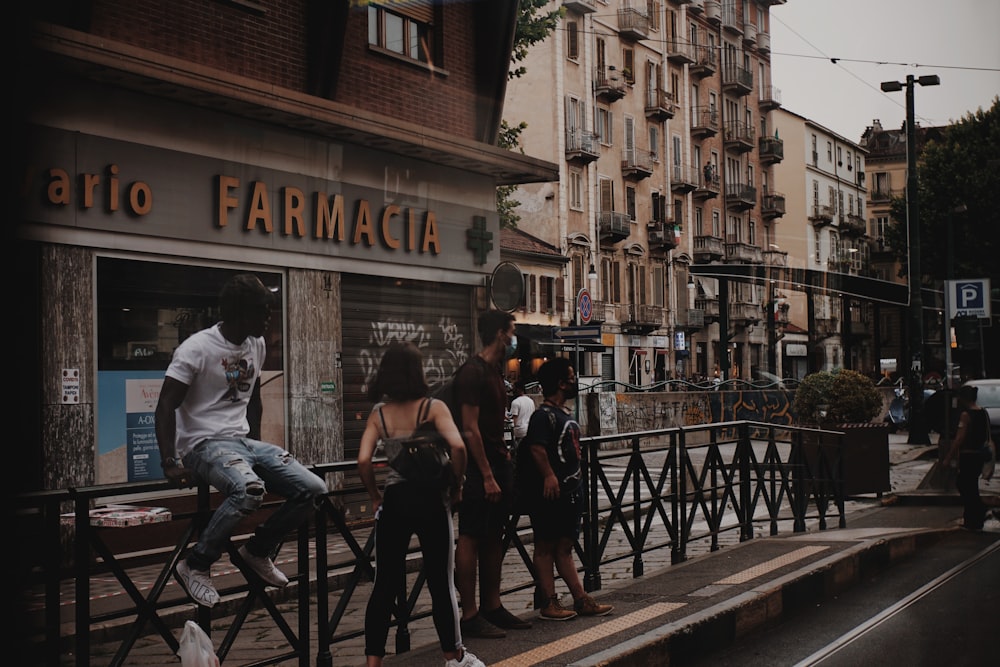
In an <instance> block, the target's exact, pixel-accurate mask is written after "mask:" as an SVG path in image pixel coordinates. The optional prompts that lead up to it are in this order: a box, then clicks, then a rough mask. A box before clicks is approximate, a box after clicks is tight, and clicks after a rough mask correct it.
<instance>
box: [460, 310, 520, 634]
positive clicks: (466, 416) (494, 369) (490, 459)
mask: <svg viewBox="0 0 1000 667" xmlns="http://www.w3.org/2000/svg"><path fill="white" fill-rule="evenodd" d="M478 327H479V338H480V341H481V342H482V345H483V348H482V350H480V352H479V354H477V355H476V356H475V357H473V358H472V359H470V360H469V361H468V362H466V363H465V364H464V365H463V366H462V368H461V369H460V370H459V372H458V375H457V377H456V378H455V387H454V390H455V396H457V397H458V400H459V402H460V403H461V423H460V424H459V428H460V430H461V431H462V433H463V435H464V436H465V445H466V447H467V449H468V452H469V465H468V468H467V469H466V480H465V484H464V486H463V490H462V503H461V504H460V505H459V507H458V544H457V546H456V548H455V583H456V586H457V588H458V592H459V595H460V596H461V598H462V622H461V629H462V636H463V638H468V637H479V638H490V639H499V638H502V637H505V636H506V632H505V630H510V629H527V628H530V627H531V623H529V622H527V621H524V620H522V619H520V618H518V617H517V616H514V615H513V614H512V613H510V612H509V611H507V609H505V608H504V606H503V605H502V604H501V602H500V571H501V566H502V565H503V530H504V525H505V524H506V522H507V519H508V517H509V516H510V513H511V509H512V507H513V498H514V495H513V494H514V464H513V461H512V460H511V454H510V451H509V450H508V449H507V446H506V444H505V442H504V437H503V435H504V418H505V414H506V408H507V391H506V388H505V386H504V380H503V373H502V370H501V364H503V363H504V362H505V361H506V360H507V359H508V358H510V357H512V356H514V352H515V350H516V349H517V336H516V335H515V334H514V316H513V315H511V314H510V313H505V312H502V311H497V310H491V311H487V312H485V313H483V314H482V315H480V317H479V321H478ZM477 572H478V574H479V577H480V578H481V581H480V586H479V593H480V600H479V604H478V605H477V604H476V575H477Z"/></svg>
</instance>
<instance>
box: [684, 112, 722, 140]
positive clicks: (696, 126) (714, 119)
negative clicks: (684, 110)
mask: <svg viewBox="0 0 1000 667" xmlns="http://www.w3.org/2000/svg"><path fill="white" fill-rule="evenodd" d="M718 133H719V111H718V110H717V109H715V108H713V107H692V109H691V134H693V135H694V136H695V137H714V136H715V135H716V134H718Z"/></svg>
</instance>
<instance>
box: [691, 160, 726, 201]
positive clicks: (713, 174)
mask: <svg viewBox="0 0 1000 667" xmlns="http://www.w3.org/2000/svg"><path fill="white" fill-rule="evenodd" d="M719 187H720V186H719V170H718V169H716V168H715V167H714V166H712V165H711V164H706V165H705V166H704V167H702V168H701V169H700V170H699V171H698V187H696V188H695V189H694V197H695V199H712V198H714V197H718V196H719Z"/></svg>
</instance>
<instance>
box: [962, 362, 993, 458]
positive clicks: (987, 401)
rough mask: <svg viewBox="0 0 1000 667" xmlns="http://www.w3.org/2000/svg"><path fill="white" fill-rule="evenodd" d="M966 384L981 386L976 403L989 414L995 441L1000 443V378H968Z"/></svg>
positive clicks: (991, 431)
mask: <svg viewBox="0 0 1000 667" xmlns="http://www.w3.org/2000/svg"><path fill="white" fill-rule="evenodd" d="M965 385H968V386H972V387H978V388H979V394H978V396H977V398H976V403H978V404H979V406H980V407H981V408H983V409H985V410H986V414H988V415H989V417H990V433H991V434H992V436H993V442H994V443H998V444H1000V379H996V378H994V379H989V380H968V381H966V382H965Z"/></svg>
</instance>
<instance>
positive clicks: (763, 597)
mask: <svg viewBox="0 0 1000 667" xmlns="http://www.w3.org/2000/svg"><path fill="white" fill-rule="evenodd" d="M953 530H955V529H950V528H949V529H924V530H916V531H914V532H911V533H901V534H898V535H893V536H891V537H884V538H876V539H872V540H869V541H867V542H863V543H861V544H857V545H855V546H852V547H850V548H848V549H845V550H844V551H842V552H840V553H837V554H834V555H832V556H828V557H827V558H825V559H823V560H820V561H817V562H816V563H812V564H811V565H808V566H806V567H803V568H801V569H799V570H796V571H794V572H791V573H789V574H787V575H785V576H783V577H780V578H778V579H774V580H772V581H768V582H766V583H765V584H763V585H762V586H761V587H759V588H754V589H751V590H749V591H747V592H745V593H741V594H739V595H737V596H735V597H733V598H730V599H728V600H726V601H724V602H720V603H719V604H717V605H714V606H713V607H710V608H708V609H705V610H703V611H700V612H698V613H695V614H693V615H691V616H688V617H686V618H683V619H679V620H677V621H674V622H672V623H668V624H666V625H664V626H662V627H659V628H656V629H655V630H653V631H650V632H648V633H646V634H644V635H640V636H638V637H635V638H633V639H631V640H629V641H627V642H623V643H622V644H618V645H616V646H614V647H612V648H610V649H608V650H607V651H604V652H600V653H596V654H594V655H592V656H589V657H588V658H585V659H583V660H577V661H575V662H573V663H572V667H647V666H648V667H659V666H661V665H663V664H674V663H675V662H677V663H684V662H687V661H690V660H693V659H694V658H695V657H698V656H703V655H704V654H705V651H706V647H711V649H712V650H716V649H718V648H720V647H724V646H729V645H732V644H733V643H734V642H735V641H736V640H738V639H740V638H742V637H744V636H746V635H748V634H750V633H752V632H755V631H757V630H760V629H763V628H766V627H767V626H770V625H773V624H775V623H776V622H777V621H779V620H780V619H782V618H783V617H784V616H786V615H788V614H791V613H793V612H794V611H796V610H797V609H801V608H802V607H803V606H805V605H813V604H816V602H818V601H822V600H826V599H829V598H831V597H833V596H836V595H838V594H839V593H841V592H843V591H844V590H847V589H848V588H850V587H852V586H854V585H856V584H857V583H859V582H860V581H861V580H862V579H864V578H865V577H867V576H869V575H873V574H878V573H879V572H882V571H884V570H886V569H887V568H889V567H890V566H891V565H892V564H893V563H894V562H896V561H898V560H899V559H901V558H904V557H906V556H909V555H911V554H913V553H914V552H915V551H916V550H917V549H919V548H921V547H923V546H926V545H928V544H933V543H935V542H937V541H939V540H940V539H942V538H943V537H944V535H946V534H947V533H949V532H952V531H953Z"/></svg>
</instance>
